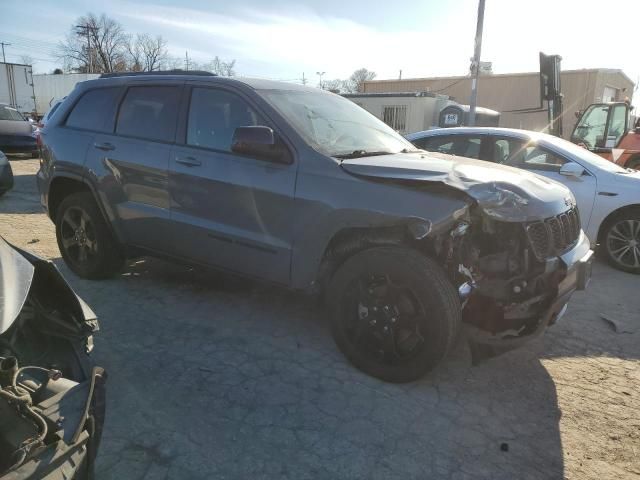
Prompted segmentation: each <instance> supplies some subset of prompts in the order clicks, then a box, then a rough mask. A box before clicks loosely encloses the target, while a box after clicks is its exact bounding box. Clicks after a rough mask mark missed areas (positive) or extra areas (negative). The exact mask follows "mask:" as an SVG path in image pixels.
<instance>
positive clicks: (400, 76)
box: [398, 69, 402, 80]
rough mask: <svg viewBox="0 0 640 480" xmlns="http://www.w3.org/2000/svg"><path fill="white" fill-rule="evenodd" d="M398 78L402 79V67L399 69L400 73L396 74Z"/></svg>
mask: <svg viewBox="0 0 640 480" xmlns="http://www.w3.org/2000/svg"><path fill="white" fill-rule="evenodd" d="M398 80H402V69H400V74H399V75H398Z"/></svg>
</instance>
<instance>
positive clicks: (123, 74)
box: [100, 69, 218, 78]
mask: <svg viewBox="0 0 640 480" xmlns="http://www.w3.org/2000/svg"><path fill="white" fill-rule="evenodd" d="M147 75H150V76H153V75H195V76H199V77H217V76H218V75H216V74H215V73H211V72H205V71H204V70H180V69H177V70H157V71H153V72H114V73H103V74H102V75H100V78H113V77H139V76H140V77H141V76H147Z"/></svg>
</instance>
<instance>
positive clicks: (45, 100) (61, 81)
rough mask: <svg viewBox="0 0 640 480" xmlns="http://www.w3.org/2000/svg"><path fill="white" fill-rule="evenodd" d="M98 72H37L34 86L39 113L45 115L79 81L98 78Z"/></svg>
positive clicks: (34, 77)
mask: <svg viewBox="0 0 640 480" xmlns="http://www.w3.org/2000/svg"><path fill="white" fill-rule="evenodd" d="M99 76H100V74H97V73H62V74H60V75H56V74H51V75H49V74H46V75H45V74H37V75H34V76H33V86H34V92H35V97H36V106H37V107H38V113H40V115H44V114H45V113H46V112H47V111H48V110H49V108H51V106H52V105H53V104H54V103H55V102H56V101H58V100H62V99H63V98H64V97H66V96H67V95H69V94H70V93H71V91H72V90H73V89H74V88H75V87H76V84H77V83H78V82H84V81H85V80H93V79H94V78H98V77H99Z"/></svg>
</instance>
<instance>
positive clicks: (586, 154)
mask: <svg viewBox="0 0 640 480" xmlns="http://www.w3.org/2000/svg"><path fill="white" fill-rule="evenodd" d="M545 139H546V140H547V142H549V143H551V144H552V145H555V146H557V147H558V148H561V149H562V150H564V151H566V152H568V153H569V154H571V155H575V156H576V157H578V158H579V159H580V161H584V162H586V163H588V164H591V165H594V166H596V167H598V168H599V169H601V170H606V171H607V172H612V173H628V170H626V169H624V168H622V167H620V166H618V165H616V164H615V163H613V162H610V161H609V160H606V159H604V158H602V157H601V156H600V155H596V154H595V153H593V152H590V151H589V150H587V149H586V148H582V147H580V146H578V145H575V144H573V143H571V142H568V141H567V140H563V139H562V138H557V137H552V136H551V135H545Z"/></svg>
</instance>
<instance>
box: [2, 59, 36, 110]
mask: <svg viewBox="0 0 640 480" xmlns="http://www.w3.org/2000/svg"><path fill="white" fill-rule="evenodd" d="M34 97H35V94H34V92H33V73H32V69H31V65H21V64H17V63H2V62H0V103H4V104H6V105H9V106H11V107H13V108H15V109H16V110H18V111H19V112H21V113H23V114H25V115H27V116H33V115H35V114H36V113H41V112H37V109H36V103H35V98H34Z"/></svg>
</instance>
